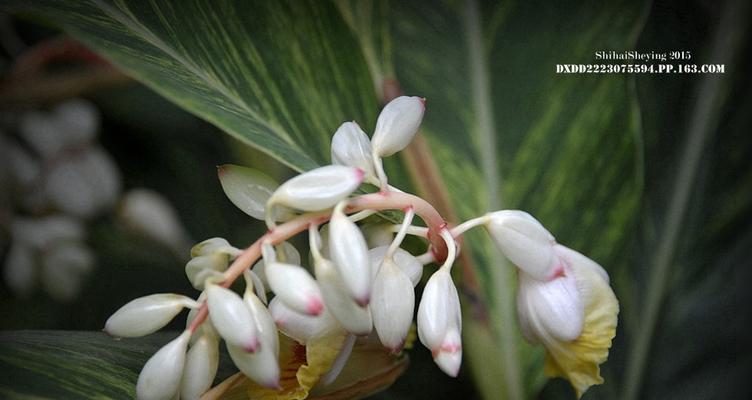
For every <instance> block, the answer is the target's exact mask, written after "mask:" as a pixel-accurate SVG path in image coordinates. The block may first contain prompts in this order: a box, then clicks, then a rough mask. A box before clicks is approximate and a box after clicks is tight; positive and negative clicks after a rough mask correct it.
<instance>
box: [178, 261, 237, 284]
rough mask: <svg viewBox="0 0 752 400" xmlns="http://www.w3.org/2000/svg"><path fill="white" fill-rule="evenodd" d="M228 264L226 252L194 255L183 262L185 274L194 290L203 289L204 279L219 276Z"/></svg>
mask: <svg viewBox="0 0 752 400" xmlns="http://www.w3.org/2000/svg"><path fill="white" fill-rule="evenodd" d="M229 264H230V261H229V257H228V256H227V254H222V253H214V254H209V255H205V256H198V257H194V258H192V259H191V260H190V261H188V263H187V264H185V275H186V276H187V277H188V280H189V281H191V285H193V287H194V288H196V290H204V284H205V282H206V279H207V278H211V277H215V276H216V277H218V276H220V275H221V273H222V271H224V270H226V269H227V266H228V265H229Z"/></svg>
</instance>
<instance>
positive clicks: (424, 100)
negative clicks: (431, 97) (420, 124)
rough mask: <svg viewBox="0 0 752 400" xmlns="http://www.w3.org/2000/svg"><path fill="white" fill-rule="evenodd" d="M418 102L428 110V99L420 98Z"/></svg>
mask: <svg viewBox="0 0 752 400" xmlns="http://www.w3.org/2000/svg"><path fill="white" fill-rule="evenodd" d="M418 100H419V101H420V104H421V105H422V106H423V108H424V109H425V108H426V98H425V97H421V98H419V99H418Z"/></svg>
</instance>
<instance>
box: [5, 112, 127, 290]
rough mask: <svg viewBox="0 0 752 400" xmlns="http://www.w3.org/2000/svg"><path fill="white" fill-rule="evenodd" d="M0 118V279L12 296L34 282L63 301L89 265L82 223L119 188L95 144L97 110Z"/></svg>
mask: <svg viewBox="0 0 752 400" xmlns="http://www.w3.org/2000/svg"><path fill="white" fill-rule="evenodd" d="M3 117H7V118H2V120H3V122H7V123H8V126H6V127H5V128H6V129H7V131H8V132H7V135H6V134H5V133H4V132H2V131H0V169H2V170H3V171H4V173H5V174H7V176H0V191H2V193H3V194H2V196H7V197H8V199H7V200H9V201H8V202H7V203H4V204H6V205H9V206H10V207H9V210H4V209H2V210H0V213H2V212H4V211H8V212H9V214H10V215H7V216H0V219H3V218H9V219H11V223H10V233H11V245H10V248H9V250H8V253H7V255H6V257H5V269H4V271H3V272H4V273H3V275H4V278H5V282H6V284H7V285H8V287H9V288H10V289H11V290H12V291H13V292H14V293H15V294H16V295H18V296H28V295H30V294H31V293H32V292H33V290H34V289H35V286H36V284H37V283H38V282H39V283H41V286H42V287H43V288H44V289H45V291H46V292H47V293H48V294H49V295H50V296H51V297H52V298H53V299H55V300H57V301H71V300H73V299H74V298H75V297H76V296H77V294H78V293H79V291H80V289H81V287H82V285H83V284H84V282H85V278H86V276H87V275H88V273H89V272H90V271H91V270H92V269H93V266H94V254H93V252H92V251H91V250H90V249H89V247H88V246H87V245H86V221H87V220H88V219H89V218H91V217H93V216H95V215H97V214H100V213H102V212H105V211H108V210H110V209H112V207H113V206H114V205H115V202H116V200H117V198H118V196H119V195H120V189H121V181H120V172H119V171H118V169H117V166H116V165H115V163H114V161H113V160H112V158H111V157H110V155H109V154H108V153H107V152H106V151H105V150H104V149H103V148H102V147H101V146H100V145H99V144H98V143H97V142H96V135H97V131H98V129H99V113H98V111H97V109H96V108H95V107H94V106H93V105H92V104H90V103H88V102H86V101H84V100H79V99H74V100H68V101H66V102H63V103H61V104H58V105H56V106H55V107H53V108H52V109H51V110H49V111H40V110H33V111H27V112H23V113H19V114H17V115H12V116H7V115H3ZM5 171H7V172H5ZM3 208H5V207H3Z"/></svg>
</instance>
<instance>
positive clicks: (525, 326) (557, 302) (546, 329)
mask: <svg viewBox="0 0 752 400" xmlns="http://www.w3.org/2000/svg"><path fill="white" fill-rule="evenodd" d="M519 283H520V284H519V288H518V289H517V315H518V317H519V320H520V326H521V327H522V333H523V335H524V336H525V339H527V340H528V341H529V342H531V343H538V342H540V341H541V339H546V338H552V337H553V338H555V339H556V340H558V341H563V342H568V341H572V340H574V339H577V337H578V336H580V333H581V332H582V327H583V325H584V323H585V306H584V303H583V302H582V298H581V296H580V293H579V292H578V289H577V280H576V279H575V277H574V276H571V275H566V276H561V277H558V278H556V279H553V280H551V281H548V282H545V281H539V280H537V279H533V278H531V277H529V276H528V275H527V274H520V275H519Z"/></svg>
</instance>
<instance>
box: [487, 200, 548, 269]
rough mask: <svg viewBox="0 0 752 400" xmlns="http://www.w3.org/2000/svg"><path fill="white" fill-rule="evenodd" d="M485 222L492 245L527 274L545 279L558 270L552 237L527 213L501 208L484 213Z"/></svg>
mask: <svg viewBox="0 0 752 400" xmlns="http://www.w3.org/2000/svg"><path fill="white" fill-rule="evenodd" d="M488 216H489V217H490V218H489V222H488V223H487V224H486V227H487V228H488V231H489V233H490V234H491V237H492V238H493V239H494V241H495V242H496V245H497V246H498V247H499V249H500V250H501V251H502V252H503V253H504V255H505V256H506V257H507V258H509V260H510V261H512V263H514V264H515V265H516V266H517V267H519V268H520V269H522V270H523V271H525V273H527V274H528V275H530V276H531V277H533V278H535V279H538V280H543V281H547V280H549V279H552V278H553V277H554V276H556V275H557V273H560V272H561V271H560V268H561V266H560V264H559V260H558V258H557V257H556V255H555V253H554V248H553V246H554V244H555V243H556V242H555V241H554V237H553V236H552V235H551V233H549V232H548V231H547V230H546V228H544V227H543V225H541V223H540V222H538V221H537V220H536V219H535V218H533V217H532V216H531V215H530V214H528V213H526V212H523V211H517V210H503V211H497V212H494V213H490V214H488Z"/></svg>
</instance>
